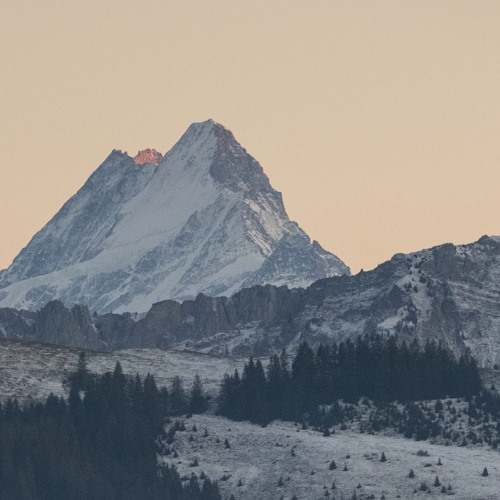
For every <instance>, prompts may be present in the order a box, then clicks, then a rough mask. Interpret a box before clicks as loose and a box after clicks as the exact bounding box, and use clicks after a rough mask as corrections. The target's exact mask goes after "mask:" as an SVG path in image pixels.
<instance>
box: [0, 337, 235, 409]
mask: <svg viewBox="0 0 500 500" xmlns="http://www.w3.org/2000/svg"><path fill="white" fill-rule="evenodd" d="M79 354H80V351H79V350H76V349H70V348H67V347H61V346H52V345H46V344H38V343H25V342H15V341H6V340H0V400H2V401H5V400H6V399H8V398H9V397H15V398H17V399H18V400H20V401H23V402H29V401H33V400H39V399H44V398H46V397H47V396H49V394H50V393H53V394H55V395H57V396H64V395H67V389H68V388H67V387H65V385H64V384H63V381H64V380H67V378H68V376H69V374H70V373H71V372H73V371H75V369H76V364H77V362H78V356H79ZM86 357H87V365H88V369H89V370H90V371H91V372H94V373H105V372H106V371H113V369H114V367H115V364H116V362H117V361H119V362H120V364H121V365H122V368H123V372H124V373H125V374H126V375H131V376H135V374H136V373H138V374H139V375H140V376H141V378H144V377H145V376H146V375H147V374H148V373H151V374H152V375H154V377H155V379H156V382H157V385H158V386H160V387H161V386H168V385H170V383H171V381H172V379H173V378H174V377H175V376H177V375H178V376H180V377H181V378H182V379H183V381H184V385H185V389H186V390H188V389H189V387H190V385H191V382H192V380H193V379H194V377H195V375H196V374H197V373H198V375H199V376H200V377H201V380H202V382H203V386H204V388H205V390H206V391H207V392H208V393H209V394H211V395H215V394H217V391H218V388H219V385H220V381H221V380H222V377H223V376H224V373H226V372H231V373H232V372H234V370H235V369H239V370H240V371H241V368H242V367H243V365H244V360H241V359H236V358H227V357H220V358H219V357H216V356H209V355H206V354H201V353H197V352H185V351H162V350H160V349H130V350H124V351H115V352H113V353H102V352H92V351H87V352H86Z"/></svg>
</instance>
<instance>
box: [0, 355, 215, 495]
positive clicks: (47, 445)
mask: <svg viewBox="0 0 500 500" xmlns="http://www.w3.org/2000/svg"><path fill="white" fill-rule="evenodd" d="M83 394H84V397H82V396H83ZM195 394H196V399H195V401H194V403H193V401H191V403H193V404H195V405H198V407H199V405H200V404H201V405H202V406H203V397H202V395H201V394H202V389H201V387H200V382H199V380H198V381H197V382H196V391H195ZM198 407H197V408H198ZM168 413H169V401H168V393H167V391H165V390H162V391H159V390H158V388H157V386H156V383H155V380H154V378H153V377H152V376H151V375H148V376H147V377H146V378H145V379H144V381H142V380H141V379H140V378H139V377H136V378H135V380H134V379H132V380H128V379H127V378H126V377H125V376H124V375H123V373H122V370H121V367H120V365H119V364H118V363H117V365H116V368H115V370H114V373H112V374H111V373H106V374H105V375H103V376H101V377H93V376H91V375H90V374H89V373H88V372H87V370H86V366H85V358H84V356H81V357H80V362H79V366H78V371H77V372H76V373H75V374H74V375H73V376H72V377H71V387H70V394H69V398H68V400H67V401H66V400H64V399H62V398H57V397H55V396H52V395H51V396H49V398H48V399H47V400H46V401H45V402H44V403H37V404H32V405H31V406H29V407H26V408H20V406H19V405H18V403H17V402H16V401H12V400H11V401H8V402H7V403H6V404H5V405H3V406H1V407H0V498H1V499H19V500H24V499H26V500H33V499H40V500H58V499H61V500H63V499H64V500H67V499H69V498H71V499H72V500H80V499H81V500H88V499H93V500H101V499H102V500H113V499H116V500H149V499H151V500H160V499H162V500H212V499H214V500H219V499H220V494H219V490H218V487H217V484H216V483H212V482H210V480H209V479H205V481H204V482H203V483H202V484H201V483H200V484H199V483H198V481H197V480H196V479H195V478H192V480H191V481H189V483H188V484H187V485H184V486H183V484H182V482H181V479H180V478H179V475H178V474H177V471H176V470H175V469H173V468H169V467H166V466H163V467H158V463H157V455H156V451H157V439H158V436H161V435H162V434H163V433H164V424H165V416H166V415H167V414H168Z"/></svg>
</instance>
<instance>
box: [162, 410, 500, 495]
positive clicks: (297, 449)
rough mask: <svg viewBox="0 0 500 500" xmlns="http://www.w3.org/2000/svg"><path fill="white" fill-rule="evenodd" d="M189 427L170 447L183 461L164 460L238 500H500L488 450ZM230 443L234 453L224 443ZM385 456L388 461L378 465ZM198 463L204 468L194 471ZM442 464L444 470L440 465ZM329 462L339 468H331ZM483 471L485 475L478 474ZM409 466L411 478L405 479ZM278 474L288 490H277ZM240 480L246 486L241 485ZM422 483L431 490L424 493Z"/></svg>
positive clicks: (216, 424) (295, 431)
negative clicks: (369, 499)
mask: <svg viewBox="0 0 500 500" xmlns="http://www.w3.org/2000/svg"><path fill="white" fill-rule="evenodd" d="M184 422H185V426H186V431H184V432H177V433H176V434H175V438H174V442H173V443H172V444H171V445H170V448H171V449H175V451H176V452H177V455H178V457H177V458H173V451H172V453H171V454H170V455H168V456H167V457H165V460H166V461H167V462H168V463H169V464H173V465H175V466H176V467H177V468H178V470H179V472H180V474H181V476H188V477H190V476H191V473H193V472H194V473H196V474H197V475H199V474H200V473H201V471H203V472H205V474H207V475H208V476H209V477H210V478H212V479H216V480H218V482H219V486H220V488H221V490H222V491H223V492H224V493H226V494H228V495H229V494H230V493H232V494H234V495H235V498H236V499H238V500H239V499H241V500H254V499H261V500H268V499H269V500H270V499H280V498H283V499H284V500H290V499H291V498H292V497H293V495H296V496H297V498H298V500H305V499H307V500H312V499H320V498H330V499H333V498H337V499H340V498H342V496H343V498H345V499H346V500H347V499H351V498H352V497H353V493H356V497H357V498H358V499H360V498H367V497H368V496H369V495H375V497H374V498H377V499H380V498H381V497H382V495H384V496H385V498H386V499H393V498H398V497H397V495H399V498H403V499H410V498H429V497H445V496H448V495H453V497H454V498H456V499H457V500H458V499H463V500H490V499H491V500H493V499H499V498H500V454H499V453H498V452H497V451H493V450H490V449H487V448H481V449H477V448H475V449H469V448H458V447H451V446H438V445H432V444H429V443H427V442H421V441H420V442H415V441H410V440H407V439H404V438H401V437H387V436H380V435H367V434H358V433H354V432H351V431H340V430H337V431H336V433H335V434H332V435H331V436H329V437H323V436H322V434H320V433H318V432H315V431H313V430H301V429H300V428H299V427H295V426H294V425H293V424H291V423H283V422H277V423H272V424H270V425H268V426H267V427H265V428H262V427H259V426H256V425H252V424H249V423H246V422H232V421H230V420H227V419H224V418H221V417H215V416H213V415H195V416H193V417H192V418H190V419H186V420H185V421H184ZM193 426H196V428H197V431H196V432H193V431H192V428H193ZM205 429H207V432H208V436H205V432H204V430H205ZM226 439H227V440H228V442H229V445H230V448H226V447H225V445H224V443H225V440H226ZM292 450H294V453H293V454H292ZM382 452H384V454H385V456H386V458H387V461H386V462H381V461H380V457H381V454H382ZM293 455H295V456H293ZM347 456H349V458H346V457H347ZM195 459H197V460H198V463H199V465H198V466H196V467H192V466H190V465H192V464H193V462H194V461H195ZM439 459H441V463H442V465H441V466H439V465H437V463H438V460H439ZM332 460H334V461H335V463H336V465H337V469H336V470H330V469H329V465H330V463H331V461H332ZM344 466H347V471H344V470H343V469H344ZM485 467H486V468H487V469H488V473H489V475H488V477H482V475H481V474H482V472H483V469H484V468H485ZM410 469H413V471H414V474H415V477H414V478H413V479H412V478H409V477H408V475H409V472H410ZM436 476H438V478H439V482H440V483H441V485H444V486H445V488H446V493H441V488H442V486H439V487H436V486H434V482H435V478H436ZM280 477H282V478H283V486H278V483H279V480H280ZM240 480H241V483H242V485H241V486H238V482H239V481H240ZM334 483H335V489H332V485H333V484H334ZM422 483H425V484H426V485H427V486H428V488H429V490H430V493H427V492H424V491H420V487H421V485H422ZM358 485H361V487H360V488H358ZM449 485H450V486H451V489H448V486H449ZM414 490H416V492H414Z"/></svg>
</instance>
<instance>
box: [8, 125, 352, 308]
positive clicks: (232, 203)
mask: <svg viewBox="0 0 500 500" xmlns="http://www.w3.org/2000/svg"><path fill="white" fill-rule="evenodd" d="M340 274H349V268H348V267H347V266H346V265H345V264H344V263H343V262H342V261H341V260H340V259H339V258H337V257H336V256H334V255H332V254H331V253H329V252H327V251H325V250H323V248H321V246H320V245H319V243H317V242H313V243H311V241H310V239H309V237H308V236H307V235H306V234H305V233H304V231H303V230H302V229H300V227H299V226H298V225H297V224H296V223H295V222H292V221H290V220H289V218H288V216H287V214H286V211H285V208H284V205H283V201H282V198H281V194H280V193H278V192H277V191H275V190H274V189H273V188H272V187H271V185H270V183H269V179H268V178H267V176H266V175H265V173H264V172H263V170H262V167H261V166H260V165H259V163H258V162H257V161H256V160H255V159H254V158H252V157H251V156H250V155H249V154H248V153H247V152H246V150H245V149H244V148H243V147H242V146H241V145H240V144H239V143H238V142H237V141H236V140H235V138H234V136H233V134H232V133H231V132H230V131H229V130H227V129H225V128H224V127H223V126H222V125H219V124H217V123H215V122H213V121H212V120H208V121H206V122H202V123H194V124H192V125H191V126H190V127H189V128H188V130H187V131H186V132H185V134H184V135H183V136H182V138H181V139H180V140H179V141H178V142H177V144H176V145H175V146H174V147H173V148H172V149H171V151H169V152H168V153H167V154H166V155H165V156H162V155H161V154H160V153H158V152H156V151H154V150H149V149H148V150H144V151H142V152H139V154H138V155H137V156H136V157H135V158H131V157H130V156H128V155H127V154H126V153H122V152H121V151H113V152H112V153H111V154H110V155H109V157H108V158H107V159H106V160H105V161H104V163H103V164H102V165H101V166H100V167H99V168H98V169H97V170H96V171H95V172H94V173H93V174H92V175H91V177H90V178H89V179H88V180H87V182H86V183H85V185H84V186H83V187H82V188H81V189H80V190H79V191H78V192H77V193H76V194H75V195H74V196H73V197H72V198H71V199H70V200H68V202H67V203H66V204H65V205H64V206H63V207H62V208H61V210H60V211H59V212H58V213H57V214H56V215H55V216H54V218H53V219H52V220H51V221H50V222H49V223H48V224H47V225H46V226H45V227H44V228H43V229H42V230H41V231H39V232H38V233H37V234H36V235H35V236H34V237H33V239H32V240H31V241H30V243H29V244H28V245H27V247H26V248H24V249H23V250H22V251H21V252H20V253H19V255H18V256H17V257H16V258H15V259H14V262H13V263H12V265H11V266H10V267H9V268H8V269H6V270H4V271H2V272H1V273H0V306H4V307H5V306H8V307H19V308H25V309H32V310H33V309H38V308H40V307H42V306H43V305H44V304H45V303H47V302H48V301H49V300H53V299H59V300H61V301H62V302H63V303H65V304H66V305H68V306H70V305H73V304H75V303H81V304H85V305H87V306H88V307H89V308H90V309H91V310H95V311H98V312H108V311H146V310H147V309H149V308H150V307H151V305H152V304H153V303H154V302H157V301H159V300H163V299H167V298H173V299H187V298H192V297H194V296H196V295H197V294H198V293H200V292H203V293H205V294H208V295H231V294H232V293H234V292H235V291H237V290H239V289H241V288H242V287H245V286H251V285H254V284H264V283H271V284H277V285H282V284H286V285H288V286H291V287H296V286H307V285H309V284H310V283H312V282H313V281H315V280H317V279H319V278H324V277H328V276H335V275H340Z"/></svg>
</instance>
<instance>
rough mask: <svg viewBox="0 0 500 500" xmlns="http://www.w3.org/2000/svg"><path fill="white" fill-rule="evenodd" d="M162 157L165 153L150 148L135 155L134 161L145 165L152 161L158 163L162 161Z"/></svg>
mask: <svg viewBox="0 0 500 500" xmlns="http://www.w3.org/2000/svg"><path fill="white" fill-rule="evenodd" d="M162 158H163V155H162V154H161V153H158V151H156V149H149V148H148V149H143V150H142V151H139V152H138V153H137V154H136V155H135V157H134V162H135V163H136V164H137V165H144V164H146V163H151V164H152V165H158V163H160V161H161V160H162Z"/></svg>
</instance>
